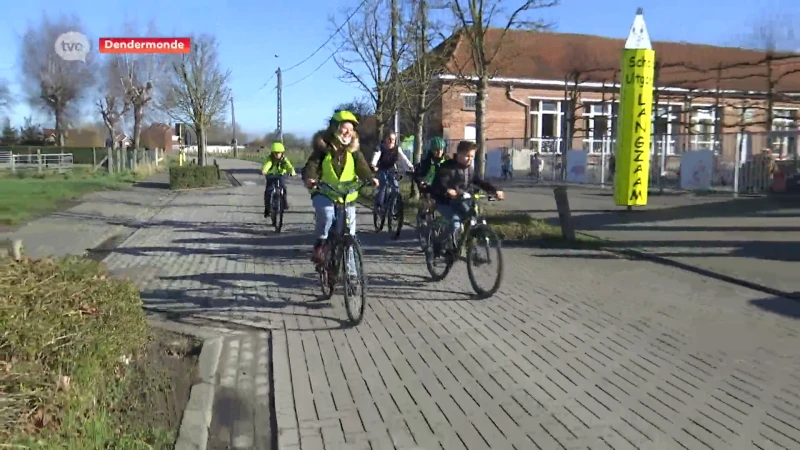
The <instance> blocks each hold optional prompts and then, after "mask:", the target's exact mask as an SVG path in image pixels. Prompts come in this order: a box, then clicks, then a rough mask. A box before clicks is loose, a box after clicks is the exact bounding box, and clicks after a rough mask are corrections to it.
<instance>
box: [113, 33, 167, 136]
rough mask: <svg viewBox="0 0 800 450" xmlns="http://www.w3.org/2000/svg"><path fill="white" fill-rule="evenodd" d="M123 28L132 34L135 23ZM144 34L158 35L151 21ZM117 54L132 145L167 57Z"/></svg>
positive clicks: (161, 74)
mask: <svg viewBox="0 0 800 450" xmlns="http://www.w3.org/2000/svg"><path fill="white" fill-rule="evenodd" d="M126 30H129V31H128V33H129V34H130V35H134V34H136V33H135V30H136V26H135V25H132V24H130V25H128V26H127V27H126ZM147 35H148V36H157V35H158V32H157V31H156V29H155V26H154V25H153V24H150V26H149V27H148V30H147ZM121 56H122V58H121V63H122V64H121V65H122V67H121V69H122V70H121V74H120V75H121V82H122V86H123V87H124V89H125V97H126V101H127V102H128V103H129V104H130V105H131V109H132V110H133V115H132V119H133V133H132V134H133V136H132V137H133V148H139V147H140V146H141V145H140V144H141V135H142V126H143V125H144V116H145V111H146V110H147V108H148V107H149V105H150V104H151V102H152V101H153V98H154V93H155V92H154V90H155V86H156V85H157V84H158V83H159V81H162V80H163V78H164V74H165V69H166V68H167V65H166V64H167V58H166V57H165V56H164V55H159V54H152V53H140V54H124V55H121Z"/></svg>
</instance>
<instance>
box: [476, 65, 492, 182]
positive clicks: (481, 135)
mask: <svg viewBox="0 0 800 450" xmlns="http://www.w3.org/2000/svg"><path fill="white" fill-rule="evenodd" d="M477 87H478V90H477V95H476V99H475V122H477V123H476V124H475V125H476V126H475V128H476V130H475V141H476V143H477V144H478V151H477V153H476V155H475V159H476V162H475V169H477V171H478V172H477V173H478V176H479V177H481V178H484V177H485V176H486V134H485V130H486V94H487V93H488V92H489V77H488V76H486V75H483V76H481V77H480V78H479V79H478V86H477Z"/></svg>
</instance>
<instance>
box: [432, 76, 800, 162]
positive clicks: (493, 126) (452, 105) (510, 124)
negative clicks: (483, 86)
mask: <svg viewBox="0 0 800 450" xmlns="http://www.w3.org/2000/svg"><path fill="white" fill-rule="evenodd" d="M445 89H446V91H445V92H444V94H443V95H442V96H441V100H440V101H439V102H438V103H437V104H435V105H434V108H432V111H431V113H430V114H431V118H430V119H431V121H430V122H429V123H430V130H431V132H436V130H437V128H438V126H439V123H438V122H439V120H438V119H439V118H440V117H441V122H440V124H441V131H442V133H443V134H444V135H445V136H446V138H447V139H451V140H460V139H464V128H465V127H466V126H467V125H468V124H474V123H475V122H476V121H475V111H474V110H467V109H464V98H463V95H462V94H465V93H470V92H471V91H470V90H468V89H467V88H466V87H463V86H455V85H451V86H449V87H445ZM511 95H512V96H513V97H514V98H516V99H518V100H520V101H522V102H525V103H529V102H530V98H540V99H553V100H560V101H563V100H564V90H563V88H554V89H531V88H526V87H518V86H515V87H514V88H513V90H512V92H511ZM611 98H612V95H611V94H606V100H607V101H610V100H611ZM590 100H594V101H600V100H602V95H601V94H600V93H598V92H582V93H580V96H579V100H578V102H579V107H578V108H577V109H576V111H575V116H576V121H575V137H574V139H573V147H572V148H582V147H583V139H584V135H585V132H584V130H583V128H584V120H583V117H582V116H583V110H582V108H581V107H580V104H582V102H584V101H590ZM684 102H685V101H684V98H683V97H682V96H672V97H670V96H667V95H664V94H662V95H661V97H660V99H659V103H660V104H661V105H666V104H667V103H670V104H683V103H684ZM486 103H487V113H486V137H487V139H495V140H496V139H509V140H510V139H514V140H515V142H523V141H522V140H523V138H525V137H527V134H528V133H526V127H529V125H528V124H527V122H526V109H525V108H524V107H523V106H521V105H519V104H517V103H515V102H514V101H512V100H510V99H509V98H508V96H507V87H506V86H499V85H493V86H490V87H489V93H488V97H487V101H486ZM691 103H692V104H693V105H701V104H704V105H715V99H713V98H695V99H693V100H692V102H691ZM738 103H739V102H738V101H736V100H734V99H724V100H721V101H720V102H719V104H720V105H721V106H724V117H723V119H722V124H723V125H724V126H723V128H722V130H721V131H720V132H721V133H722V134H726V133H727V134H732V133H737V132H738V131H739V128H738V126H736V124H737V122H738V119H739V115H740V112H739V111H738V110H737V108H736V107H734V106H725V105H731V104H738ZM751 103H752V102H751ZM762 103H763V102H762ZM797 106H798V105H796V104H795V105H792V104H785V103H776V104H775V105H774V107H775V108H782V107H786V108H792V107H794V108H797ZM762 107H763V106H762ZM754 116H755V117H754V118H753V120H754V121H759V122H763V121H765V113H764V112H762V111H756V112H755V114H754ZM679 121H680V122H681V125H680V126H678V127H677V129H675V127H673V134H678V135H679V136H676V137H675V140H676V141H677V142H676V146H677V148H678V149H684V148H687V146H689V145H690V144H689V142H690V139H689V136H687V135H688V134H689V133H690V129H689V125H688V124H689V123H691V121H690V113H688V112H687V113H683V114H682V115H681V117H680V118H679ZM764 129H765V126H764V125H761V124H759V125H751V126H748V127H747V128H746V130H747V131H753V132H759V131H764ZM733 140H735V139H733ZM723 141H724V142H723V144H724V145H723V147H724V149H723V153H726V154H727V153H731V155H732V154H733V151H734V148H735V144H731V143H729V142H728V141H732V139H731V136H728V137H727V138H723ZM509 145H511V144H509ZM726 156H728V155H726Z"/></svg>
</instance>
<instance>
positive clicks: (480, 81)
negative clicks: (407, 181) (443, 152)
mask: <svg viewBox="0 0 800 450" xmlns="http://www.w3.org/2000/svg"><path fill="white" fill-rule="evenodd" d="M509 3H511V2H510V1H509V0H488V1H487V0H452V1H450V2H449V5H450V9H451V11H452V13H453V15H454V16H455V19H456V26H457V27H458V30H457V32H458V33H461V36H462V37H463V38H464V39H466V43H467V44H468V45H469V53H470V57H469V61H461V62H457V64H459V63H460V64H464V63H468V67H469V68H470V71H471V72H472V73H462V74H461V76H460V78H461V80H462V81H463V82H466V84H467V85H468V86H470V87H471V88H472V89H474V90H475V93H476V99H475V122H476V125H477V126H476V128H477V130H476V133H475V134H476V136H475V137H476V140H477V144H478V155H477V160H478V166H477V167H478V173H479V174H480V175H481V176H483V175H484V173H485V172H486V158H485V154H486V150H485V147H486V136H485V128H486V94H487V93H488V91H489V80H490V79H491V78H492V77H493V76H494V75H495V67H494V66H493V64H492V63H493V62H494V60H495V58H497V56H498V55H499V54H500V53H501V51H502V47H503V42H504V41H505V37H506V35H507V33H508V31H509V30H511V29H527V30H544V29H548V28H549V27H550V24H549V23H547V22H545V21H542V20H527V19H525V18H524V17H525V16H526V15H527V14H526V13H529V12H531V11H534V10H537V9H543V8H550V7H552V6H556V5H557V4H558V0H522V1H521V2H519V3H518V4H517V7H516V8H509ZM499 22H502V28H501V29H500V35H499V37H497V38H496V39H491V40H490V39H487V34H488V33H487V32H488V31H489V30H490V28H491V27H492V25H493V24H495V23H499Z"/></svg>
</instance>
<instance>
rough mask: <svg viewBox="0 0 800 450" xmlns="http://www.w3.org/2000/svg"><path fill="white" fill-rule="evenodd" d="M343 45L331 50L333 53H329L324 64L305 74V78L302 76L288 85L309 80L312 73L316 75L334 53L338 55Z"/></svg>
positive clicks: (288, 86)
mask: <svg viewBox="0 0 800 450" xmlns="http://www.w3.org/2000/svg"><path fill="white" fill-rule="evenodd" d="M343 47H344V44H342V45H340V46H339V48H337V49H336V50H335V51H333V52H331V54H330V55H328V57H327V58H325V61H322V64H320V65H318V66H317V68H316V69H314V70H313V71H311V73H309V74H308V75H306V76H304V77H303V78H300V79H299V80H297V81H295V82H294V83H291V84H288V85H286V87H287V88H290V87H292V86H294V85H295V84H300V83H302V82H303V81H305V80H307V79H308V78H309V77H310V76H311V75H314V74H315V73H317V72H319V69H321V68H322V66H324V65H325V64H327V63H328V61H330V60H331V59H332V58H333V57H334V55H336V53H338V52H339V50H341V49H342V48H343Z"/></svg>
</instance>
